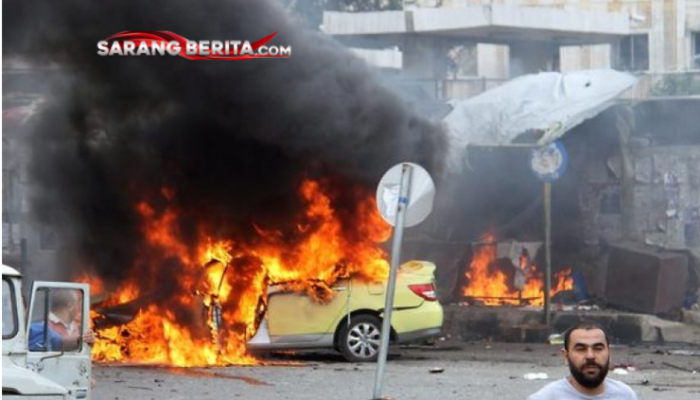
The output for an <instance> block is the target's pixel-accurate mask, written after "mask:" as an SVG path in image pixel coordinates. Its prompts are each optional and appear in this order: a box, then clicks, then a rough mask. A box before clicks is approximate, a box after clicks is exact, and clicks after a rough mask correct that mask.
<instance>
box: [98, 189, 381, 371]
mask: <svg viewBox="0 0 700 400" xmlns="http://www.w3.org/2000/svg"><path fill="white" fill-rule="evenodd" d="M324 183H325V182H324V181H315V180H308V179H307V180H304V181H303V182H302V183H301V186H300V190H299V195H300V197H301V199H302V200H303V202H304V203H305V204H306V209H305V212H304V213H303V214H302V215H300V216H297V224H296V230H294V231H293V232H281V231H275V230H266V229H264V228H262V227H259V226H254V231H255V234H254V235H252V236H253V239H252V240H247V241H245V242H244V241H242V240H231V239H222V240H216V239H214V238H212V237H211V236H210V235H208V234H207V233H206V229H204V228H200V234H199V238H198V239H197V241H198V242H199V245H196V246H194V247H192V246H190V245H187V244H186V242H185V241H183V240H182V234H181V232H180V229H179V225H178V222H179V214H178V210H177V209H176V208H175V207H173V206H171V205H170V204H171V201H172V200H173V199H174V198H175V197H176V192H175V190H173V189H172V188H163V189H161V191H160V195H161V197H162V198H163V199H164V200H167V202H166V203H167V204H169V206H167V207H165V208H163V209H162V210H158V209H156V208H155V207H154V206H152V205H151V204H149V203H148V202H147V201H141V202H139V203H138V204H136V206H135V211H136V213H137V214H138V215H139V216H140V217H141V218H142V220H143V224H142V229H143V231H142V232H143V237H144V243H145V246H144V248H143V249H141V250H140V256H139V258H138V260H136V262H135V264H134V266H133V267H132V268H134V269H135V270H136V271H137V272H135V273H133V274H132V275H131V276H132V278H131V279H129V280H127V281H126V282H124V283H122V284H121V286H120V287H117V288H114V289H113V290H112V291H111V296H110V297H109V298H107V299H105V300H104V301H101V302H100V303H98V304H95V305H94V307H93V311H92V316H93V318H94V320H93V325H94V326H95V329H96V333H97V336H98V340H97V342H96V343H95V345H94V346H93V359H94V360H95V361H101V362H121V363H126V362H129V363H151V364H165V365H173V366H181V367H185V366H207V365H228V364H255V363H257V361H256V360H255V359H254V358H252V357H251V356H249V355H247V354H246V349H245V342H246V340H247V339H248V338H250V336H251V335H252V334H254V332H255V330H256V329H257V323H258V322H259V315H258V314H259V311H260V308H261V305H264V304H262V303H261V302H262V301H263V295H264V293H265V291H266V287H267V284H268V283H269V282H289V285H290V286H291V287H292V288H294V289H296V290H299V291H306V292H308V293H309V294H311V295H313V296H315V298H316V299H317V300H319V301H325V300H328V299H329V297H328V296H330V292H329V291H325V292H324V291H319V287H321V288H322V287H330V286H331V285H332V284H333V283H334V282H335V281H336V280H337V279H339V278H342V277H348V276H356V277H359V278H360V279H366V280H381V279H385V278H386V277H387V275H388V269H389V264H388V262H387V260H386V259H387V256H386V253H385V251H384V250H383V249H382V248H381V247H380V246H379V245H378V242H381V241H384V240H386V239H388V237H389V235H390V234H391V227H390V226H388V225H387V224H386V223H385V222H384V221H383V220H382V218H381V216H380V215H379V213H378V211H377V207H376V205H375V203H374V197H373V196H371V195H370V194H369V193H367V192H365V191H362V190H360V189H356V192H357V193H355V194H354V195H353V196H355V198H354V201H353V203H354V206H355V209H354V210H350V211H348V210H345V209H343V210H342V212H341V211H339V210H337V209H336V208H334V204H335V203H336V201H337V198H336V197H334V194H333V193H331V192H330V191H329V190H324V187H325V186H324ZM348 221H352V223H353V224H354V225H352V226H348ZM249 236H250V235H249ZM309 280H312V282H311V283H309ZM89 282H90V283H91V288H92V290H93V293H94V294H95V295H97V294H98V293H102V294H103V293H106V285H105V282H103V281H102V280H101V279H100V278H99V277H97V276H93V275H91V276H90V277H89ZM166 289H167V290H166ZM97 297H100V296H97Z"/></svg>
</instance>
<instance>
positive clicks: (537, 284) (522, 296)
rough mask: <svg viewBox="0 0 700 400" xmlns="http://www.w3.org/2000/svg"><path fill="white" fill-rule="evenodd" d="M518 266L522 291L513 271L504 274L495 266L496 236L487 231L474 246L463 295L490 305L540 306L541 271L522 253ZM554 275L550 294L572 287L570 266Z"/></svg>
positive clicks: (541, 301)
mask: <svg viewBox="0 0 700 400" xmlns="http://www.w3.org/2000/svg"><path fill="white" fill-rule="evenodd" d="M518 267H519V268H520V269H521V271H523V274H524V276H525V284H524V285H523V288H522V290H518V289H517V288H516V286H515V285H514V279H513V274H512V273H511V274H507V273H506V272H505V271H504V270H503V269H502V268H499V265H497V255H496V242H495V238H494V236H493V235H492V234H486V235H485V236H484V240H483V241H482V245H478V246H475V247H474V254H473V257H472V260H471V263H470V264H469V268H468V269H467V271H466V273H465V276H466V278H467V284H466V286H465V287H464V289H463V290H462V294H463V295H464V296H465V297H469V298H473V299H476V300H478V301H480V302H482V303H483V304H486V305H492V306H495V305H506V304H508V305H523V304H530V305H543V304H544V286H545V283H544V274H543V273H542V272H541V271H540V270H539V269H538V267H537V265H535V264H534V263H532V262H531V260H529V259H528V258H527V257H524V256H521V259H520V265H519V266H518ZM553 278H554V279H552V286H551V288H550V296H553V295H554V294H556V293H557V292H560V291H563V290H570V289H572V288H573V278H572V277H571V270H570V269H566V270H562V271H561V272H557V273H555V274H554V276H553Z"/></svg>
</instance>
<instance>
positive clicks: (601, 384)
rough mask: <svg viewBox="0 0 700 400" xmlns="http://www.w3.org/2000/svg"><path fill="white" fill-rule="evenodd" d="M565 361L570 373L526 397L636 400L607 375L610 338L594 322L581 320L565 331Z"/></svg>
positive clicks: (540, 398) (631, 393) (541, 399)
mask: <svg viewBox="0 0 700 400" xmlns="http://www.w3.org/2000/svg"><path fill="white" fill-rule="evenodd" d="M562 355H563V356H564V362H565V363H566V365H568V366H569V372H570V373H571V375H569V376H567V377H566V378H562V379H560V380H557V381H554V382H551V383H549V384H547V385H546V386H545V387H543V388H542V389H540V390H539V391H537V392H536V393H534V394H533V395H531V396H530V397H528V400H586V399H596V400H607V399H609V400H637V395H636V394H635V393H634V391H633V390H632V388H630V387H629V386H627V385H626V384H625V383H623V382H620V381H617V380H614V379H610V378H606V377H607V375H608V369H609V368H610V339H609V337H608V334H607V332H606V331H605V329H604V328H603V327H602V326H601V325H600V324H598V323H596V322H580V323H578V324H576V325H574V326H572V327H571V328H569V329H568V330H567V331H566V333H565V334H564V348H563V349H562Z"/></svg>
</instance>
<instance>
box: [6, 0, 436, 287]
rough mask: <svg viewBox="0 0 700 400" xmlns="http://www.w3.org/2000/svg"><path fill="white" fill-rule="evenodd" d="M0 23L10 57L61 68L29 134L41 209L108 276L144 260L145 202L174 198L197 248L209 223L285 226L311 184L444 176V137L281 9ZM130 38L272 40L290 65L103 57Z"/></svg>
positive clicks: (264, 6)
mask: <svg viewBox="0 0 700 400" xmlns="http://www.w3.org/2000/svg"><path fill="white" fill-rule="evenodd" d="M3 13H4V15H3V28H2V29H3V56H4V57H5V59H6V60H7V59H12V58H14V57H16V56H19V57H22V58H23V59H25V60H31V62H32V63H33V65H35V66H40V67H42V68H43V67H45V66H47V65H58V66H59V71H60V72H58V73H55V74H54V75H52V76H53V78H52V79H51V80H52V86H51V87H52V89H51V92H50V93H48V94H47V99H48V100H47V102H46V103H45V107H44V110H43V111H42V112H41V113H40V115H39V116H38V117H36V118H34V120H33V123H32V124H31V138H32V164H31V168H30V171H31V176H32V180H33V183H34V189H35V190H34V196H33V202H32V204H33V210H34V212H35V213H36V214H37V216H38V218H39V219H40V221H42V222H44V223H50V224H53V225H54V226H57V227H59V228H60V230H61V234H62V235H63V237H64V238H70V239H69V246H68V247H69V249H70V250H71V252H72V254H73V255H74V256H75V257H76V258H79V259H81V261H83V262H86V263H88V264H90V265H92V266H95V267H97V268H99V269H101V272H102V273H103V274H104V275H105V276H110V277H113V278H119V277H121V276H123V274H124V273H125V272H126V270H127V267H128V266H130V263H131V262H132V261H133V259H134V258H135V257H136V252H137V251H138V250H137V248H138V246H137V243H135V241H140V240H142V239H141V235H140V234H139V217H138V216H137V215H136V213H135V211H134V207H135V204H137V203H138V202H139V201H141V200H146V201H148V202H149V203H151V204H154V205H156V206H158V204H165V203H168V204H171V205H173V204H174V205H175V206H176V207H177V208H178V210H180V211H181V213H182V216H183V217H184V218H183V219H182V220H181V222H180V225H181V226H180V228H181V232H183V235H184V236H185V237H184V238H183V239H184V240H194V237H195V236H196V229H197V228H196V227H197V224H198V223H199V222H201V221H207V222H208V225H209V226H210V227H211V229H212V230H213V232H214V233H215V234H217V233H222V234H227V233H230V230H231V229H232V228H231V227H232V226H236V227H238V228H240V230H242V231H243V232H245V231H246V229H250V227H251V226H252V224H253V223H256V224H261V225H264V226H266V227H268V226H273V227H276V228H281V229H283V228H285V224H289V223H292V222H293V221H292V220H291V218H290V217H291V216H293V215H294V213H295V212H296V210H297V207H298V205H299V204H298V203H299V200H298V196H297V195H296V192H297V187H298V183H299V180H300V179H301V178H303V177H309V176H310V177H329V176H332V177H334V179H335V180H334V181H333V182H336V184H335V185H336V186H338V187H340V188H342V187H343V186H344V185H345V184H347V185H348V186H353V185H361V186H362V187H365V188H367V190H368V193H371V192H373V190H374V187H375V186H376V184H377V182H378V180H379V178H380V177H381V175H382V174H383V173H384V171H386V170H387V169H388V168H390V167H391V166H392V165H394V164H396V163H398V162H401V161H412V162H416V163H419V164H421V165H423V166H424V167H426V169H428V170H429V171H430V172H431V173H433V174H439V172H440V170H441V159H442V154H444V151H443V150H444V147H445V146H446V144H445V139H444V136H443V134H442V132H441V131H440V130H439V129H438V128H437V127H436V126H434V125H432V124H431V123H429V122H427V121H425V120H422V119H420V118H418V117H416V116H415V115H413V113H412V111H411V110H410V109H409V108H408V107H407V106H406V105H405V104H404V103H403V102H402V101H401V99H400V98H399V97H397V95H395V94H394V93H392V92H391V91H390V90H388V89H386V88H385V87H384V86H382V84H381V83H380V82H379V80H378V79H377V78H376V77H375V76H373V73H372V71H371V70H370V69H369V68H368V66H366V65H365V64H364V63H363V62H361V61H360V60H358V59H357V58H356V57H354V56H353V55H352V54H351V53H350V52H349V51H347V50H346V49H344V48H342V47H341V46H339V45H338V44H336V43H335V42H334V41H333V40H332V39H331V38H328V37H326V36H324V35H322V34H320V33H317V32H311V31H307V30H304V29H303V28H301V27H299V26H297V25H295V24H294V23H293V22H292V21H291V19H290V18H289V17H288V15H287V13H286V12H285V10H284V9H283V8H282V7H281V6H280V5H279V4H278V3H276V2H274V1H272V0H269V1H263V0H227V1H221V0H218V1H214V0H203V1H186V0H178V1H169V2H150V1H134V0H104V1H97V2H96V1H88V0H64V1H51V0H38V1H33V2H27V1H6V2H3ZM126 30H131V31H151V30H164V31H170V32H173V33H176V34H178V35H181V36H183V37H185V38H187V39H189V40H250V41H251V42H253V41H256V40H258V39H261V38H263V37H265V36H268V35H270V34H271V33H273V32H278V34H277V36H275V37H274V39H273V40H272V41H271V42H270V43H269V44H270V45H281V46H291V47H292V57H291V58H289V59H260V60H248V61H190V60H187V59H184V58H181V57H173V56H156V57H146V56H141V57H118V56H115V57H101V56H98V55H97V42H98V41H100V40H104V39H106V38H107V37H109V36H111V35H113V34H115V33H118V32H121V31H126ZM38 71H39V72H37V75H42V72H40V71H42V69H39V70H38ZM338 182H340V183H338ZM162 188H168V189H171V190H172V191H173V192H174V193H175V194H174V196H172V197H171V198H170V199H167V196H164V195H163V191H162ZM341 197H342V196H341ZM349 197H350V198H352V196H349ZM338 206H339V207H344V206H348V207H351V206H352V205H349V204H346V205H343V204H340V205H338ZM349 223H350V222H349Z"/></svg>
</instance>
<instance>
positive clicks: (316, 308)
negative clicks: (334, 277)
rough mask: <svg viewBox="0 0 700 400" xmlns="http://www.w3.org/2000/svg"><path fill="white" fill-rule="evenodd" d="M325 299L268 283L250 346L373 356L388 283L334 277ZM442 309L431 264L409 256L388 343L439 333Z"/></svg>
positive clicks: (350, 356) (400, 274) (364, 357)
mask: <svg viewBox="0 0 700 400" xmlns="http://www.w3.org/2000/svg"><path fill="white" fill-rule="evenodd" d="M331 290H332V296H331V298H330V300H329V301H328V302H319V301H318V300H315V299H313V298H311V297H310V296H308V295H306V294H304V293H298V292H293V291H290V290H286V289H285V286H284V285H279V284H278V285H271V286H269V287H268V292H267V309H266V312H265V315H264V317H263V319H262V321H261V323H260V326H259V328H258V331H257V333H256V334H255V336H254V337H253V338H252V339H250V340H249V341H248V343H247V346H248V348H249V349H251V350H279V349H308V348H333V349H336V350H337V351H339V352H340V353H341V354H342V355H343V356H344V357H345V358H346V359H347V360H348V361H352V362H366V361H375V360H376V359H377V356H378V354H379V346H380V337H381V327H382V316H383V309H384V305H385V304H384V302H385V298H386V282H362V281H360V280H357V279H344V280H340V281H338V282H337V283H336V284H335V285H334V286H333V287H332V288H331ZM442 319H443V311H442V306H441V305H440V303H439V302H438V300H437V293H436V288H435V264H433V263H431V262H428V261H409V262H407V263H405V264H403V265H401V267H400V268H399V271H398V274H397V278H396V291H395V297H394V308H393V310H392V313H391V336H390V341H391V343H395V344H401V343H409V342H417V341H424V340H426V339H429V338H431V337H435V336H437V335H439V333H440V330H441V328H442Z"/></svg>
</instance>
